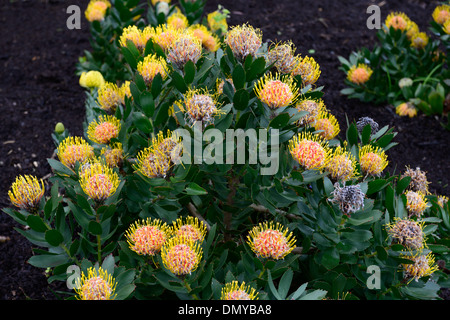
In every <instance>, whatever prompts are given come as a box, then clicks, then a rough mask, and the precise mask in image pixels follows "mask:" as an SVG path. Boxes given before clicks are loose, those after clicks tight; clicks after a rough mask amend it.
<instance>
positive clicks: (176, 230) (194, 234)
mask: <svg viewBox="0 0 450 320" xmlns="http://www.w3.org/2000/svg"><path fill="white" fill-rule="evenodd" d="M173 235H174V236H175V237H187V238H189V239H191V240H192V241H200V242H202V241H203V240H204V239H205V236H206V225H205V224H204V223H203V222H201V221H199V220H198V219H197V218H194V217H191V216H188V217H186V218H184V219H183V218H178V219H177V220H176V221H174V222H173Z"/></svg>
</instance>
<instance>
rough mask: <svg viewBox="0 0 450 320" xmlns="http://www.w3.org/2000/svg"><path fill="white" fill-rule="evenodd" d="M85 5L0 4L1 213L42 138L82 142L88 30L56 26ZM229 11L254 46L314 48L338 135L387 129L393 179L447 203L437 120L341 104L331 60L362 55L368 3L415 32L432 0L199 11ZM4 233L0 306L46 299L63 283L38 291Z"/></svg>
mask: <svg viewBox="0 0 450 320" xmlns="http://www.w3.org/2000/svg"><path fill="white" fill-rule="evenodd" d="M87 3H88V0H83V1H75V0H73V1H63V0H29V1H24V0H9V1H2V3H1V4H0V24H1V28H0V48H2V49H1V51H0V68H1V69H0V70H1V77H0V108H1V109H0V119H1V122H0V123H1V125H0V172H1V178H2V179H0V208H4V207H8V206H10V202H9V199H8V196H7V190H8V189H9V187H10V185H11V183H12V182H13V181H14V179H15V177H16V176H17V175H18V174H33V175H36V176H38V177H44V176H46V175H47V174H48V173H49V172H50V167H49V166H48V164H47V162H46V159H47V158H50V157H51V156H52V154H53V151H54V148H55V146H54V145H53V142H52V140H51V133H52V131H53V129H54V126H55V124H56V123H57V122H60V121H61V122H63V123H64V124H65V126H66V127H67V128H68V129H69V130H70V132H71V133H72V134H73V135H81V134H82V121H83V117H84V92H83V90H82V88H81V87H80V86H79V85H78V77H76V76H75V75H74V72H75V64H76V62H77V59H78V57H79V56H81V55H83V50H85V49H89V26H88V23H87V22H86V21H85V20H84V19H83V20H82V25H81V27H82V28H81V29H80V30H68V29H67V27H66V19H67V18H68V16H69V15H68V14H67V13H66V8H67V6H69V5H71V4H78V5H80V7H81V8H82V11H84V9H85V8H86V5H87ZM219 3H220V4H222V5H223V6H224V7H226V8H227V9H229V10H230V11H231V18H230V20H229V24H230V25H236V24H241V23H244V22H249V23H250V24H251V25H253V26H255V27H258V28H260V29H261V30H262V31H263V33H264V40H265V41H266V40H273V41H276V40H279V41H282V40H292V41H293V42H294V44H295V45H296V47H297V52H298V53H302V54H304V55H306V54H308V52H309V51H310V50H314V54H313V56H314V58H315V59H316V61H317V62H318V63H319V64H320V66H321V70H322V75H321V78H320V80H319V82H318V85H324V86H325V88H324V92H325V96H324V100H325V103H326V105H327V107H328V108H329V109H330V110H331V111H332V112H333V113H334V114H335V115H336V117H337V118H338V120H339V123H340V124H341V126H342V127H343V128H342V130H343V131H345V129H346V128H345V123H346V121H345V116H346V115H347V117H348V118H349V120H350V121H352V120H354V119H358V118H360V117H362V116H369V117H372V118H373V119H374V120H376V121H377V122H378V123H379V124H380V125H381V126H384V125H387V124H389V125H390V126H394V127H395V128H396V131H397V132H399V134H398V135H397V137H396V138H395V141H396V142H398V143H399V145H398V146H397V147H394V148H393V149H391V150H389V151H388V156H389V160H390V161H391V165H390V166H389V170H390V171H393V170H394V169H395V167H396V168H397V172H398V171H399V170H400V171H401V170H403V169H404V168H405V166H406V165H409V166H411V167H412V168H415V167H420V168H421V169H422V170H424V171H426V172H427V177H428V180H429V181H431V182H432V183H431V185H430V188H431V191H432V192H436V193H438V194H445V195H447V196H448V195H450V192H449V187H448V185H449V172H450V162H449V161H448V160H449V155H450V148H449V141H450V132H448V131H445V130H444V129H442V128H441V126H440V124H439V119H435V118H433V117H424V116H419V117H416V118H414V119H409V118H400V117H398V116H396V115H395V113H394V112H393V109H392V107H390V106H385V105H377V106H376V105H371V104H363V103H360V102H359V101H357V100H348V99H347V98H346V97H342V96H341V95H340V94H339V91H340V90H341V89H342V88H343V87H344V84H343V79H344V77H345V76H344V74H343V73H342V72H341V71H339V70H338V68H339V66H340V65H339V62H338V59H337V56H339V55H341V56H344V57H348V56H349V54H350V53H351V51H353V50H357V49H358V48H360V47H362V46H367V47H369V48H370V47H371V46H372V44H373V43H374V42H375V41H376V31H375V30H369V29H367V27H366V19H367V18H368V17H369V15H368V14H367V13H366V9H367V7H368V6H369V5H371V4H378V5H380V6H381V11H382V19H383V20H384V18H385V17H386V16H387V15H388V14H389V12H391V11H403V12H405V13H406V14H407V15H409V16H410V17H411V18H412V19H413V20H415V21H416V22H417V23H418V24H419V26H420V27H421V28H422V29H424V30H425V29H427V27H428V23H429V21H430V20H431V13H432V11H433V9H434V8H435V6H436V5H437V4H438V1H418V0H416V1H415V0H403V1H399V0H390V1H388V0H385V1H377V2H375V1H369V0H357V1H356V0H355V1H350V0H341V1H334V0H321V1H313V0H309V1H306V0H302V1H296V0H232V1H231V0H209V1H208V3H207V7H206V12H210V11H213V10H215V9H216V8H217V5H218V4H219ZM13 227H17V224H16V223H14V222H13V221H12V219H11V218H9V216H7V215H5V214H4V213H0V236H4V237H8V238H9V240H7V241H5V242H0V299H3V300H14V299H55V295H54V293H52V290H62V289H64V284H62V283H60V284H57V285H55V284H52V285H50V286H49V285H47V279H46V276H45V274H44V272H43V270H41V269H36V268H34V267H32V266H30V265H29V264H27V262H26V261H27V260H28V259H29V257H30V256H31V255H32V251H31V245H30V243H29V242H28V241H27V240H26V239H24V238H23V237H22V236H20V235H19V234H18V233H17V232H16V231H15V230H14V229H13Z"/></svg>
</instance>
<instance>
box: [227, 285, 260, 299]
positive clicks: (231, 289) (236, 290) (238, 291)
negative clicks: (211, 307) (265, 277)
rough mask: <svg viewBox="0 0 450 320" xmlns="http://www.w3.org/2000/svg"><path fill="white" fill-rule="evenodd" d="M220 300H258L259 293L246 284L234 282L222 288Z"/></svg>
mask: <svg viewBox="0 0 450 320" xmlns="http://www.w3.org/2000/svg"><path fill="white" fill-rule="evenodd" d="M220 300H258V292H256V290H255V289H254V288H252V287H251V286H249V285H246V284H245V282H242V283H241V285H239V282H237V281H232V282H229V283H227V284H225V286H224V287H223V288H222V294H221V296H220Z"/></svg>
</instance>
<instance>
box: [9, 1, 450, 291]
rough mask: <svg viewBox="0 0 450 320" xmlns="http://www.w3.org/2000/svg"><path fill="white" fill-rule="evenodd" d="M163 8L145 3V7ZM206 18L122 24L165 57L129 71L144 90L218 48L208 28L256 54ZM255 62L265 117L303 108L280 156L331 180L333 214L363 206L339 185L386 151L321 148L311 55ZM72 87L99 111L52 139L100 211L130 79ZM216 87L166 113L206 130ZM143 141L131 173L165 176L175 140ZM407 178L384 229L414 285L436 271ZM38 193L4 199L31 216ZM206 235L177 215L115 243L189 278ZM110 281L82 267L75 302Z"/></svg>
mask: <svg viewBox="0 0 450 320" xmlns="http://www.w3.org/2000/svg"><path fill="white" fill-rule="evenodd" d="M166 2H167V1H157V0H152V4H153V5H156V4H158V3H160V4H161V3H166ZM110 6H111V5H110V3H109V2H108V1H107V0H102V1H94V0H93V1H91V3H90V4H89V6H88V9H87V10H86V17H87V19H88V20H89V21H94V20H101V19H103V17H104V15H105V14H106V12H107V10H108V8H110ZM207 21H208V24H209V28H210V29H209V30H208V28H206V27H205V26H202V25H191V26H189V25H188V22H187V18H186V17H185V16H184V15H183V14H182V13H181V11H179V10H175V12H174V13H173V14H172V15H170V16H169V17H168V19H167V23H166V24H164V25H161V26H157V27H146V28H144V29H143V30H141V29H139V28H137V27H136V26H129V27H126V28H124V29H123V33H122V35H121V37H120V41H119V42H120V44H121V45H122V46H124V47H126V46H128V45H129V43H130V42H131V43H133V45H134V46H135V47H136V49H137V50H138V51H139V52H140V53H141V54H142V53H144V52H145V49H146V47H147V45H148V42H149V41H151V42H152V43H153V45H157V46H159V48H160V49H161V50H162V51H164V53H165V56H166V59H164V58H161V57H160V56H157V55H152V54H149V55H146V56H145V57H144V59H143V61H141V62H139V63H138V65H137V72H138V73H139V74H140V75H141V76H142V78H143V79H144V81H145V84H146V85H147V86H148V87H150V86H151V85H152V83H153V81H154V79H155V77H157V76H158V75H159V76H160V77H161V79H163V80H164V79H166V78H167V76H168V75H169V73H170V71H171V69H172V68H173V69H176V68H178V69H183V68H184V66H185V65H186V63H188V62H189V61H191V62H193V63H194V64H195V63H196V62H197V61H199V59H200V58H201V57H202V55H203V53H204V51H207V52H215V51H217V50H218V48H219V47H220V46H221V45H222V43H220V40H219V38H218V37H217V36H216V35H214V33H213V32H214V31H215V30H219V29H220V30H221V31H222V32H223V34H224V38H223V44H224V45H227V46H228V47H229V48H230V49H231V52H232V54H233V56H234V58H235V59H237V60H239V61H241V62H244V60H245V59H246V57H247V56H249V55H250V56H251V57H252V58H258V57H261V53H260V52H261V51H260V48H261V46H262V32H261V30H259V29H256V28H254V27H252V26H250V25H248V24H243V25H238V26H235V27H232V28H231V29H230V30H228V26H227V24H226V19H225V18H224V16H223V15H222V14H221V13H220V12H214V13H212V14H210V15H208V18H207ZM386 25H388V26H392V27H394V28H399V29H401V30H404V31H405V32H409V31H410V30H412V29H414V27H413V25H414V24H413V23H412V22H411V21H410V20H409V19H407V18H406V17H405V16H403V15H401V14H396V15H392V16H390V17H388V20H387V21H386ZM414 30H415V29H414ZM419 39H422V40H423V35H420V32H418V30H417V32H416V34H412V35H411V42H412V45H413V46H416V47H417V46H420V43H421V41H419ZM263 57H264V59H265V61H266V63H267V65H269V66H271V68H272V71H273V72H270V73H267V74H265V75H264V76H263V77H261V78H260V79H259V80H258V81H256V83H255V86H254V89H253V90H254V93H255V96H256V97H257V98H258V99H259V101H260V102H261V103H263V104H265V105H266V106H267V107H268V108H269V109H270V110H271V111H272V112H273V113H274V114H275V112H276V111H279V110H282V109H283V108H285V107H287V106H291V105H292V106H295V109H296V110H297V111H298V112H303V111H307V114H306V115H304V116H303V117H301V118H300V119H299V120H298V121H297V123H296V124H297V125H298V126H299V127H300V126H303V127H305V128H307V129H314V131H311V130H304V131H302V132H300V133H299V134H297V135H295V136H294V137H293V138H292V139H290V140H289V143H288V145H289V152H290V154H291V156H292V157H293V159H294V160H295V161H296V162H297V163H298V164H299V165H300V166H301V168H302V169H303V170H317V171H319V172H325V171H326V172H327V173H328V174H329V176H330V178H331V180H332V181H333V182H334V183H335V184H334V191H333V192H332V196H333V198H331V199H330V201H331V202H333V203H337V204H338V205H339V208H340V210H341V211H342V213H344V214H345V215H347V216H350V215H351V214H352V213H354V212H356V211H358V210H360V209H361V208H362V207H363V206H364V199H365V194H364V192H363V191H362V189H361V186H360V185H359V184H356V185H351V184H350V185H349V184H347V185H346V182H350V181H352V180H354V181H359V180H360V178H361V179H362V180H364V179H366V178H368V177H379V176H380V175H381V173H382V172H383V171H384V169H385V168H386V167H387V165H388V160H387V155H386V153H385V151H384V150H383V149H382V148H380V147H375V146H373V145H370V144H366V145H363V146H357V149H356V155H355V154H354V153H355V152H353V153H352V152H351V151H350V150H348V149H349V148H347V144H346V143H343V145H342V146H337V147H333V146H330V143H329V142H330V140H333V139H334V138H336V137H337V135H338V134H339V132H340V126H339V124H338V122H337V120H336V118H335V117H334V116H333V115H332V114H331V113H330V111H329V110H328V109H327V108H326V106H325V104H324V101H323V100H322V99H320V98H318V99H313V98H304V97H303V96H302V95H301V94H300V93H299V92H300V88H299V86H300V85H301V86H302V87H303V88H302V89H303V90H304V91H305V88H307V89H308V88H311V86H313V85H314V84H315V83H316V82H317V81H318V79H319V77H320V67H319V65H318V64H317V63H316V61H315V60H314V59H313V58H312V57H307V56H306V57H301V56H300V55H297V54H296V53H295V47H294V45H293V44H292V42H283V43H274V44H272V45H271V46H270V47H269V48H268V50H267V53H266V54H264V56H263ZM371 73H372V70H371V69H370V68H369V67H368V66H366V65H358V66H355V68H352V69H351V70H350V71H349V73H348V79H349V80H350V81H352V82H353V83H357V84H360V85H363V84H364V83H366V82H367V81H368V80H369V78H370V77H371ZM298 76H300V79H301V84H300V83H299V81H298V79H299V78H298ZM79 81H80V85H81V86H83V87H85V88H89V89H94V88H95V89H96V90H97V91H96V93H97V98H96V103H97V106H98V107H99V108H100V109H102V110H103V111H104V112H105V115H102V116H99V117H98V118H97V119H95V120H93V121H92V122H90V123H89V125H88V127H87V132H86V135H87V137H88V140H90V142H88V141H86V140H85V139H84V138H82V137H72V136H70V137H67V138H65V139H64V140H63V141H61V143H60V144H59V146H58V147H57V152H56V153H57V156H58V159H59V160H60V162H61V163H62V164H63V165H64V166H65V167H67V168H68V169H69V170H72V171H73V172H74V173H76V174H77V177H78V179H79V180H78V182H79V185H80V186H81V188H82V190H83V191H84V192H85V194H86V195H87V196H88V197H89V198H90V199H92V200H93V201H94V203H95V204H97V205H101V204H103V203H105V201H106V200H107V199H108V198H110V197H111V196H112V195H114V194H115V192H116V191H117V190H118V187H119V185H120V183H121V181H123V180H126V178H123V177H122V174H121V171H120V170H121V168H122V165H123V162H124V161H125V160H127V157H128V155H127V154H125V153H124V150H123V148H122V144H121V143H120V142H118V140H119V136H120V133H121V130H122V126H123V123H122V121H121V120H120V119H118V118H117V117H116V116H115V112H116V110H117V108H118V107H119V106H121V105H122V106H123V105H125V103H126V101H127V99H130V100H131V99H133V96H132V94H131V92H130V82H128V81H126V82H124V83H123V84H121V85H120V86H118V85H116V84H115V83H111V82H107V81H105V80H104V78H103V76H102V74H101V73H100V72H98V71H89V72H86V73H83V74H82V75H81V77H80V80H79ZM225 81H227V82H228V83H229V84H230V85H231V86H232V87H233V80H232V77H229V78H228V79H226V80H219V81H218V82H217V86H216V92H210V91H209V90H208V89H196V88H187V91H186V92H185V93H184V94H183V98H182V99H181V100H178V101H176V102H175V103H174V105H173V106H172V107H171V108H170V109H169V114H170V115H172V116H174V115H175V112H178V111H177V110H179V111H180V112H182V113H183V115H184V118H185V120H186V122H187V123H188V124H190V125H193V124H194V123H196V122H197V121H201V122H202V123H203V124H205V125H207V124H213V123H214V119H215V116H216V115H220V114H221V112H222V111H221V107H220V105H219V102H218V101H219V96H220V95H221V94H222V93H223V87H224V85H225ZM174 118H175V119H176V117H174ZM356 125H357V129H358V130H359V132H360V133H361V132H362V131H363V129H364V128H365V127H366V126H367V125H369V126H370V128H371V133H372V134H375V133H376V132H377V131H378V124H377V123H376V122H374V121H373V120H372V119H370V118H361V119H359V121H358V122H357V124H356ZM149 140H151V144H150V147H148V148H145V149H143V150H140V151H138V153H137V155H136V158H135V159H133V168H134V173H139V174H141V175H143V176H145V177H147V178H150V179H153V178H165V177H166V176H167V175H168V173H169V171H170V170H171V168H172V167H174V166H175V165H176V164H177V163H178V160H179V159H180V157H181V154H182V148H181V142H180V139H178V138H176V137H175V136H174V135H173V134H172V132H171V131H167V132H166V133H164V132H158V133H157V134H156V135H155V136H153V137H152V138H151V139H149ZM91 142H92V143H91ZM75 171H76V172H75ZM406 176H409V177H411V181H412V182H411V184H410V189H409V190H408V191H407V192H406V193H405V197H406V199H407V204H406V207H407V210H408V212H409V214H410V215H409V217H408V218H406V219H397V220H395V222H394V223H392V224H390V225H388V226H387V229H388V230H389V233H390V235H391V236H392V238H393V240H394V241H395V242H397V243H400V244H402V245H404V246H405V247H406V248H408V249H410V250H411V255H407V256H405V258H407V259H410V260H412V261H414V264H407V265H406V264H405V265H404V269H405V277H408V278H414V279H416V280H417V279H419V278H421V277H424V276H428V275H430V274H431V273H433V272H434V271H435V270H436V269H437V267H436V266H435V265H434V258H433V256H432V255H431V254H426V255H425V254H423V249H424V248H425V246H426V242H425V240H426V237H425V235H424V233H423V226H424V222H423V220H421V216H422V214H423V212H424V210H425V209H426V208H427V202H426V200H425V198H424V197H425V195H427V194H429V191H428V182H427V180H426V177H425V174H424V173H423V172H422V171H420V169H419V168H418V169H416V170H411V169H409V168H408V169H407V170H406V172H405V173H404V175H403V176H402V178H403V177H406ZM341 183H342V184H343V186H341ZM44 192H45V189H44V185H43V182H42V180H40V181H39V180H38V179H37V178H36V177H33V176H20V177H18V178H17V179H16V181H15V182H14V183H13V185H12V187H11V190H10V191H9V196H10V199H11V202H12V203H13V204H14V205H16V206H17V207H19V208H20V209H24V210H27V211H29V212H37V210H38V207H39V202H40V200H41V198H42V197H43V195H44ZM439 201H440V205H441V204H442V206H443V204H444V203H445V202H447V201H448V199H447V198H445V197H440V198H439ZM208 229H209V225H208V224H207V223H206V221H203V220H199V218H197V217H191V216H188V217H186V218H181V217H180V218H178V219H177V220H176V221H174V222H172V225H170V224H167V223H166V222H164V221H162V220H160V219H154V218H147V219H143V220H138V221H135V222H134V223H132V224H131V225H129V226H128V229H127V231H126V232H125V233H124V237H125V238H126V240H127V244H128V246H129V249H130V250H131V251H133V252H135V253H136V254H138V255H140V256H144V257H146V258H148V261H149V263H150V262H152V263H153V265H154V266H155V267H157V268H159V267H160V266H159V265H158V259H160V260H161V261H162V265H163V266H164V268H166V269H167V270H169V271H170V272H172V273H173V274H174V275H176V276H179V277H180V278H183V277H185V276H187V275H189V274H191V273H192V272H194V271H195V270H196V269H197V268H198V266H199V264H200V263H201V261H202V256H203V249H202V244H203V242H204V240H205V237H206V235H207V232H208ZM296 241H297V240H296V238H295V236H294V235H293V233H292V232H290V231H289V230H288V228H287V227H285V226H283V225H282V224H280V223H279V222H274V221H265V222H262V223H260V224H258V225H256V226H254V227H253V228H252V229H251V230H250V231H249V232H248V235H247V238H246V243H247V245H248V246H249V247H250V249H251V250H252V252H253V253H254V254H255V256H256V257H258V258H261V259H271V260H281V259H284V258H285V257H286V256H287V255H288V254H290V253H291V252H292V251H293V250H294V249H295V247H296ZM413 252H414V255H413V254H412V253H413ZM155 258H158V259H155ZM116 285H117V282H116V279H114V278H113V277H112V275H111V274H109V273H108V272H107V271H106V270H104V269H102V268H101V267H98V268H90V269H88V271H87V273H83V274H82V276H81V278H80V280H79V283H78V286H77V289H76V292H77V294H78V296H77V297H78V298H79V299H82V300H93V299H95V300H99V299H102V300H108V299H114V298H115V288H116ZM221 299H224V300H253V299H258V291H257V290H256V289H255V288H253V287H252V286H250V285H247V284H246V283H245V282H241V283H239V282H238V281H232V282H228V283H226V284H225V285H224V286H223V289H222V295H221Z"/></svg>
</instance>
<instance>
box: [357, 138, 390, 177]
mask: <svg viewBox="0 0 450 320" xmlns="http://www.w3.org/2000/svg"><path fill="white" fill-rule="evenodd" d="M359 165H360V167H361V171H362V173H364V174H366V175H372V176H379V175H380V174H381V172H383V170H384V169H385V168H386V167H387V165H388V161H387V155H386V154H385V152H384V150H383V149H381V148H379V147H374V146H371V145H366V146H363V147H360V148H359Z"/></svg>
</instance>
